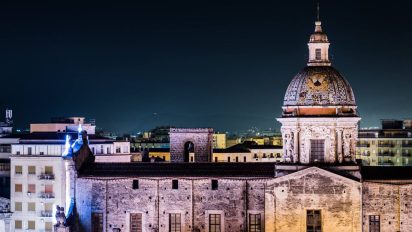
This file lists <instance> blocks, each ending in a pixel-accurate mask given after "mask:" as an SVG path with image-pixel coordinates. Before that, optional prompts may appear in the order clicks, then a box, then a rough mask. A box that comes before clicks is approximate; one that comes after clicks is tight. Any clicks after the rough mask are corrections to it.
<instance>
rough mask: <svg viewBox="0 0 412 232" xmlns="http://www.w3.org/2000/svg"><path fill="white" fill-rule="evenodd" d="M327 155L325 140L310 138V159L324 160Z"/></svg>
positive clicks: (314, 160)
mask: <svg viewBox="0 0 412 232" xmlns="http://www.w3.org/2000/svg"><path fill="white" fill-rule="evenodd" d="M324 157H325V140H323V139H312V140H310V161H311V162H323V161H324Z"/></svg>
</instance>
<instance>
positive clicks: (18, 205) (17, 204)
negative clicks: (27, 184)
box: [14, 202, 23, 212]
mask: <svg viewBox="0 0 412 232" xmlns="http://www.w3.org/2000/svg"><path fill="white" fill-rule="evenodd" d="M22 208H23V207H22V203H21V202H14V211H20V212H21V211H22Z"/></svg>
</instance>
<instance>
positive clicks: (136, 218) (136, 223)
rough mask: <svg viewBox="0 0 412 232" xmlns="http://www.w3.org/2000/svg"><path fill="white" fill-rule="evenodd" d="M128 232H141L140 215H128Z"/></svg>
mask: <svg viewBox="0 0 412 232" xmlns="http://www.w3.org/2000/svg"><path fill="white" fill-rule="evenodd" d="M130 232H142V214H141V213H131V214H130Z"/></svg>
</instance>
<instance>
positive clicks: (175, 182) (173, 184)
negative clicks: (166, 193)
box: [172, 180, 179, 189]
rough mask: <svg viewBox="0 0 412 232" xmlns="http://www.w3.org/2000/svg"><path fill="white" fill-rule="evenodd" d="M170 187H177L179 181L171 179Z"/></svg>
mask: <svg viewBox="0 0 412 232" xmlns="http://www.w3.org/2000/svg"><path fill="white" fill-rule="evenodd" d="M172 189H179V181H178V180H172Z"/></svg>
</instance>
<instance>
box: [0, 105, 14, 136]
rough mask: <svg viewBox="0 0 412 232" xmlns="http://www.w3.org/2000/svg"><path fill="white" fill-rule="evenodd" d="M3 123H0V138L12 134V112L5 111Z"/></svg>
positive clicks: (9, 110)
mask: <svg viewBox="0 0 412 232" xmlns="http://www.w3.org/2000/svg"><path fill="white" fill-rule="evenodd" d="M5 119H6V120H5V121H4V122H0V137H2V136H5V135H9V134H11V133H13V111H12V110H11V109H6V117H5Z"/></svg>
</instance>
